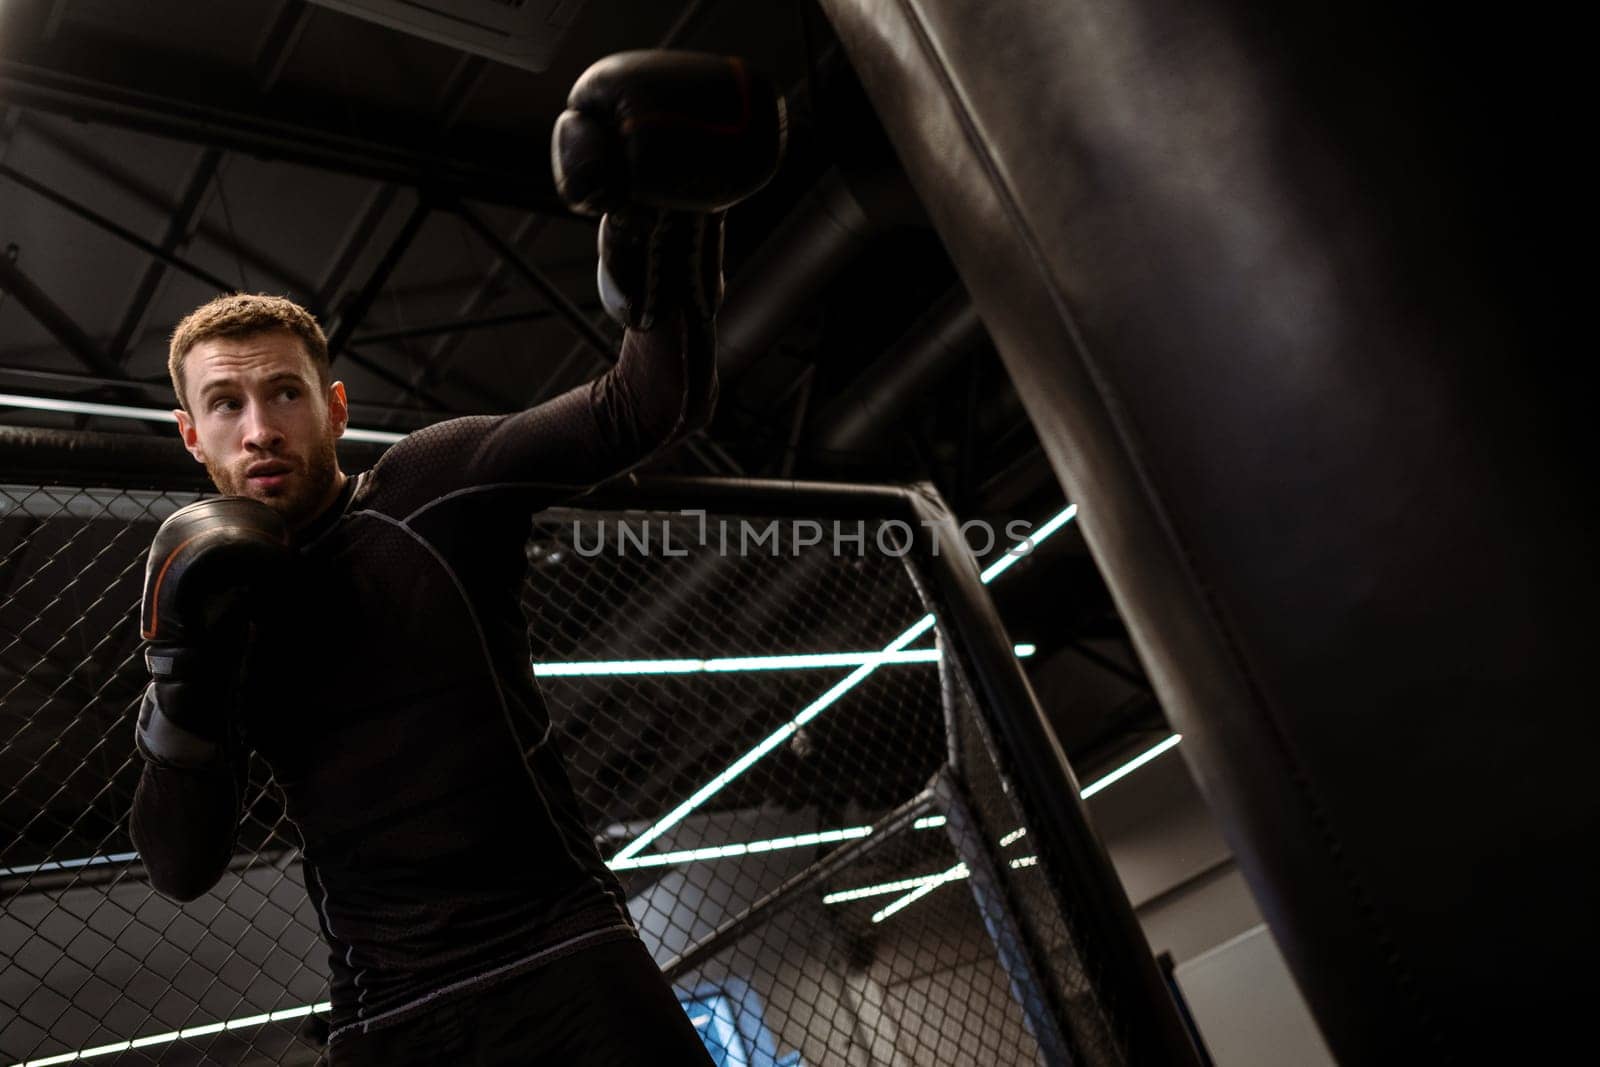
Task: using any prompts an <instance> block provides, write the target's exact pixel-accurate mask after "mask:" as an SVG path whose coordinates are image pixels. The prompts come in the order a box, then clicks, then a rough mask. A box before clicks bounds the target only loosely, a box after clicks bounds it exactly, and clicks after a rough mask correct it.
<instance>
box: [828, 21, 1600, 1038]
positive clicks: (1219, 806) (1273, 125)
mask: <svg viewBox="0 0 1600 1067" xmlns="http://www.w3.org/2000/svg"><path fill="white" fill-rule="evenodd" d="M822 6H823V8H824V9H825V11H826V12H827V13H828V16H829V18H830V19H831V21H832V22H833V24H834V27H835V29H836V31H837V32H838V34H839V36H840V39H841V41H842V42H843V44H844V46H845V48H846V50H847V51H848V53H849V54H850V56H851V58H852V61H853V63H854V64H855V66H856V68H857V70H858V71H859V73H860V75H861V77H862V80H863V82H864V84H865V85H866V88H867V91H868V95H869V96H870V97H871V99H872V101H873V104H874V106H875V108H876V109H877V110H878V112H879V114H880V117H881V118H882V120H883V122H884V125H885V127H886V128H887V130H888V132H889V134H890V137H891V139H892V140H893V141H894V143H895V146H896V148H897V150H898V152H899V153H900V156H901V159H902V161H903V163H904V164H905V167H906V169H907V171H908V173H909V174H910V177H911V179H912V182H913V184H914V185H915V186H916V188H917V190H918V193H919V195H920V197H921V198H922V200H923V202H924V205H925V207H926V208H927V210H928V213H929V215H930V216H931V217H932V219H933V222H934V225H935V226H936V228H937V229H938V232H939V233H940V235H941V236H942V238H943V239H944V241H945V243H946V246H947V247H948V249H949V251H950V253H951V255H952V258H953V259H954V261H955V263H956V265H957V267H958V269H959V270H960V272H961V275H962V280H963V282H964V283H965V285H966V288H967V290H968V292H969V293H971V295H972V298H973V301H974V304H975V306H976V308H977V310H978V312H979V314H980V315H981V317H982V319H983V321H984V324H985V326H986V327H987V329H988V331H989V333H990V334H991V336H992V337H993V338H994V340H995V342H996V345H997V347H998V348H999V350H1000V353H1001V355H1002V356H1003V358H1004V360H1005V362H1006V365H1007V367H1008V368H1009V370H1010V373H1011V375H1012V377H1013V379H1014V381H1015V383H1016V385H1017V386H1018V391H1019V393H1020V394H1021V396H1022V398H1023V400H1024V402H1025V403H1026V404H1027V406H1028V411H1029V413H1030V415H1031V417H1032V419H1033V421H1034V424H1035V426H1036V428H1037V430H1038V432H1039V436H1040V439H1041V440H1042V442H1043V443H1044V446H1045V449H1046V451H1047V452H1048V454H1049V457H1050V460H1051V462H1052V463H1053V465H1054V467H1055V469H1056V471H1057V473H1058V475H1059V477H1060V479H1061V481H1062V484H1063V486H1064V487H1065V489H1066V491H1067V492H1068V494H1069V495H1070V497H1071V499H1073V500H1074V501H1076V502H1077V503H1078V504H1079V505H1080V508H1081V511H1080V522H1081V524H1082V527H1083V530H1084V532H1085V535H1086V537H1087V538H1088V541H1089V544H1090V546H1091V548H1092V550H1093V552H1094V554H1095V557H1096V559H1097V560H1098V562H1099V564H1100V566H1101V568H1102V569H1103V571H1104V573H1105V575H1106V578H1107V580H1108V582H1109V584H1110V586H1111V589H1112V591H1113V593H1114V595H1115V596H1116V599H1117V601H1118V604H1119V606H1120V608H1121V610H1122V612H1123V614H1124V616H1125V618H1126V620H1127V622H1128V624H1129V626H1130V628H1131V630H1132V632H1133V634H1134V637H1135V640H1136V642H1137V644H1138V647H1139V650H1140V653H1141V655H1142V656H1143V658H1144V660H1145V663H1146V666H1147V667H1148V669H1149V671H1150V673H1151V676H1152V678H1153V679H1154V681H1155V684H1156V687H1157V690H1158V692H1159V695H1160V697H1161V700H1162V703H1163V705H1164V707H1165V708H1166V710H1167V712H1168V714H1169V716H1170V717H1171V719H1172V720H1173V724H1174V725H1175V727H1176V728H1177V729H1179V730H1181V731H1182V732H1183V734H1184V735H1185V741H1184V744H1183V746H1182V751H1183V752H1184V754H1185V756H1186V758H1187V759H1188V760H1189V761H1190V765H1191V767H1192V768H1193V770H1194V772H1195V774H1196V777H1197V779H1198V780H1199V782H1200V784H1201V787H1202V789H1203V790H1204V792H1205V794H1206V796H1207V798H1208V799H1209V801H1210V803H1211V805H1212V807H1213V809H1214V811H1215V812H1216V813H1217V815H1218V817H1219V818H1220V820H1221V822H1222V823H1223V825H1224V829H1225V832H1226V833H1227V835H1228V837H1229V839H1230V841H1231V844H1232V846H1233V848H1234V849H1235V851H1236V854H1237V857H1238V860H1239V862H1240V865H1241V867H1242V869H1243V870H1244V872H1245V874H1246V877H1247V878H1248V880H1249V882H1250V884H1251V886H1252V888H1253V890H1254V892H1255V894H1256V896H1257V899H1258V900H1259V902H1260V904H1261V906H1262V909H1263V911H1264V912H1265V914H1266V915H1267V917H1268V921H1269V923H1270V925H1271V927H1272V930H1273V932H1274V934H1275V935H1276V937H1277V939H1278V941H1279V943H1280V945H1281V946H1282V947H1283V949H1284V952H1285V954H1286V956H1287V958H1288V960H1289V963H1290V965H1291V968H1292V970H1293V972H1294V974H1295V976H1296V979H1297V981H1298V982H1299V983H1300V985H1301V988H1302V990H1303V992H1304V993H1305V995H1306V998H1307V1000H1308V1002H1309V1003H1310V1005H1311V1007H1312V1009H1313V1012H1314V1013H1315V1015H1316V1018H1317V1020H1318V1022H1319V1024H1320V1025H1321V1027H1322V1029H1323V1031H1324V1034H1325V1036H1326V1037H1327V1039H1328V1042H1329V1044H1330V1046H1331V1047H1332V1049H1333V1051H1334V1052H1335V1054H1336V1055H1337V1056H1338V1057H1339V1059H1340V1060H1341V1061H1342V1062H1344V1063H1349V1064H1369V1063H1388V1062H1408V1063H1430V1064H1431V1063H1439V1062H1449V1061H1461V1062H1478V1061H1480V1060H1481V1059H1482V1058H1483V1057H1484V1056H1486V1055H1488V1054H1490V1053H1491V1052H1493V1053H1495V1054H1500V1055H1505V1054H1510V1055H1511V1056H1512V1057H1513V1058H1511V1059H1508V1060H1504V1061H1503V1062H1546V1061H1545V1060H1543V1059H1542V1058H1541V1057H1540V1056H1539V1055H1538V1054H1537V1052H1536V1050H1537V1049H1539V1048H1541V1047H1543V1046H1544V1045H1545V1044H1546V1043H1548V1042H1550V1041H1552V1040H1555V1039H1557V1038H1558V1037H1565V1036H1566V1035H1565V1034H1564V1033H1563V1031H1576V1030H1577V1029H1578V1027H1579V1026H1580V1023H1581V1016H1578V1015H1575V1014H1574V1013H1573V1009H1574V1006H1575V1005H1577V1004H1578V1002H1579V998H1580V996H1581V995H1582V994H1583V987H1584V985H1585V984H1587V985H1589V986H1592V985H1593V979H1592V977H1590V978H1589V979H1588V980H1587V983H1585V981H1584V980H1583V979H1582V978H1580V977H1579V976H1582V975H1584V974H1590V975H1592V966H1593V964H1592V960H1593V957H1594V953H1595V949H1596V947H1597V939H1596V936H1595V934H1596V919H1595V916H1594V912H1595V906H1596V896H1597V894H1596V891H1595V889H1596V887H1595V884H1594V879H1593V876H1592V875H1586V874H1584V873H1583V871H1585V870H1587V869H1588V864H1587V861H1584V860H1583V859H1582V857H1583V855H1584V854H1585V853H1586V852H1587V851H1588V849H1589V847H1590V846H1591V845H1592V843H1593V842H1594V841H1595V840H1596V834H1595V831H1596V801H1595V791H1594V789H1593V788H1592V787H1591V785H1590V779H1591V778H1594V777H1600V776H1597V775H1595V774H1593V772H1591V771H1590V769H1589V768H1590V764H1591V763H1593V762H1594V760H1595V758H1596V755H1597V746H1596V744H1595V741H1596V738H1597V730H1596V725H1595V718H1596V712H1597V704H1600V701H1596V700H1595V698H1594V697H1593V695H1592V694H1591V693H1589V692H1588V691H1589V690H1590V689H1591V688H1592V687H1591V684H1590V683H1589V681H1588V679H1587V677H1586V676H1587V662H1588V661H1587V656H1588V655H1589V654H1590V648H1589V646H1590V645H1591V644H1592V638H1593V635H1594V633H1595V630H1596V627H1595V625H1594V622H1593V615H1594V613H1595V610H1596V603H1597V590H1596V582H1595V574H1594V570H1595V569H1594V567H1593V564H1592V561H1591V554H1592V552H1593V551H1594V548H1595V546H1596V545H1597V544H1600V538H1597V536H1596V533H1597V531H1596V530H1595V524H1594V521H1593V519H1592V518H1591V517H1590V515H1589V512H1590V510H1591V507H1590V505H1589V503H1588V501H1587V498H1588V497H1589V496H1591V495H1592V494H1593V485H1594V482H1595V477H1594V474H1593V473H1592V466H1591V464H1590V463H1589V462H1588V454H1589V452H1590V451H1591V450H1590V449H1588V448H1586V447H1584V438H1583V437H1581V436H1580V435H1579V433H1578V432H1577V431H1578V428H1579V421H1578V419H1579V415H1578V412H1580V411H1581V410H1582V406H1583V405H1586V404H1587V403H1588V401H1587V399H1586V397H1587V396H1588V394H1587V393H1584V392H1582V391H1580V390H1579V389H1578V386H1577V382H1576V381H1575V380H1574V376H1573V374H1572V370H1571V368H1572V366H1573V363H1572V361H1573V360H1574V358H1576V359H1578V360H1581V361H1587V358H1588V357H1587V356H1585V355H1582V354H1581V353H1582V351H1583V349H1585V348H1589V349H1592V347H1593V342H1592V341H1586V342H1584V341H1580V340H1573V341H1570V342H1569V343H1568V346H1567V347H1565V348H1561V347H1558V346H1557V344H1556V343H1555V341H1554V338H1555V337H1556V336H1558V334H1557V331H1556V329H1554V328H1555V327H1558V326H1559V325H1560V320H1561V319H1562V317H1563V316H1566V315H1570V314H1571V311H1570V310H1569V309H1571V308H1573V307H1575V306H1578V305H1573V304H1569V303H1567V302H1566V301H1565V293H1564V291H1563V286H1562V284H1561V279H1560V271H1561V270H1562V269H1563V267H1562V261H1561V260H1557V259H1555V258H1553V257H1552V256H1551V255H1550V253H1552V252H1556V251H1562V250H1567V249H1570V248H1571V247H1579V248H1581V247H1582V246H1583V241H1582V240H1580V239H1579V238H1578V236H1577V233H1576V229H1575V226H1576V223H1575V222H1569V221H1567V220H1568V219H1569V218H1574V219H1575V218H1576V217H1577V216H1578V214H1579V211H1578V208H1577V207H1576V202H1575V201H1572V200H1569V198H1568V196H1567V192H1566V190H1567V188H1568V186H1567V182H1568V180H1569V179H1570V177H1571V176H1572V175H1573V174H1575V173H1581V171H1578V170H1577V168H1578V166H1579V164H1578V163H1577V161H1576V147H1577V143H1578V140H1581V139H1582V138H1584V137H1586V136H1587V135H1586V134H1585V133H1583V132H1582V131H1584V130H1585V129H1587V128H1588V127H1589V126H1591V125H1592V122H1589V121H1586V120H1585V121H1580V120H1579V118H1578V117H1577V116H1568V115H1563V114H1562V111H1563V109H1565V110H1566V111H1569V112H1570V111H1575V110H1576V108H1575V107H1573V106H1572V104H1573V101H1574V100H1576V99H1577V98H1576V97H1574V96H1571V95H1570V94H1568V93H1567V92H1566V91H1565V90H1564V88H1563V87H1562V86H1561V85H1560V84H1558V83H1559V80H1560V73H1561V72H1562V71H1563V70H1565V69H1577V68H1570V67H1568V66H1567V62H1566V60H1565V59H1564V58H1563V57H1562V56H1560V55H1558V54H1556V46H1557V44H1558V43H1559V42H1560V40H1561V39H1562V38H1563V37H1567V36H1570V34H1571V31H1570V30H1563V29H1562V28H1561V27H1559V26H1557V25H1554V24H1552V23H1551V22H1549V21H1540V22H1534V21H1532V19H1533V16H1532V15H1531V13H1519V12H1516V11H1502V12H1500V13H1499V14H1497V15H1496V16H1495V17H1494V18H1493V19H1492V20H1491V19H1489V18H1487V17H1484V18H1483V20H1482V21H1478V20H1479V18H1480V16H1478V15H1476V14H1474V13H1471V12H1469V11H1468V10H1467V9H1465V8H1460V7H1455V8H1439V9H1438V10H1437V11H1424V10H1421V9H1418V8H1415V7H1407V6H1406V5H1378V4H1372V3H1366V4H1363V3H1359V2H1355V3H1343V4H1337V5H1334V4H1327V5H1316V4H1313V5H1306V4H1288V5H1285V4H1281V3H1267V2H1256V0H1122V2H1117V3H1110V2H1105V0H1020V2H1006V3H974V2H962V0H822ZM1541 19H1542V17H1541ZM1569 118H1570V121H1568V119H1569ZM1585 210H1586V209H1585ZM1555 357H1561V358H1555ZM1563 360H1565V362H1563ZM1241 993H1242V994H1243V993H1247V991H1241ZM1519 1054H1524V1055H1526V1056H1528V1057H1529V1058H1526V1059H1522V1058H1517V1057H1518V1055H1519Z"/></svg>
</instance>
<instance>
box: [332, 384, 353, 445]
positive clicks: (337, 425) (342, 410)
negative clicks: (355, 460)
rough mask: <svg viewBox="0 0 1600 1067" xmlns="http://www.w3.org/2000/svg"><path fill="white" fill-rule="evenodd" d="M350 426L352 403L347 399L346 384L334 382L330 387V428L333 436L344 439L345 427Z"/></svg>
mask: <svg viewBox="0 0 1600 1067" xmlns="http://www.w3.org/2000/svg"><path fill="white" fill-rule="evenodd" d="M349 425H350V403H349V401H347V400H346V399H345V395H344V383H343V382H334V383H333V384H332V385H330V386H328V426H329V427H330V428H332V430H333V436H335V437H343V436H344V431H345V427H347V426H349Z"/></svg>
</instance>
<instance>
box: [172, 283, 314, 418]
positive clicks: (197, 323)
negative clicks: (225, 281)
mask: <svg viewBox="0 0 1600 1067" xmlns="http://www.w3.org/2000/svg"><path fill="white" fill-rule="evenodd" d="M277 330H283V331H286V332H288V333H291V334H293V335H294V336H296V337H298V338H299V339H300V343H301V344H302V345H304V346H305V350H306V355H308V356H310V357H311V365H312V367H314V368H316V372H317V382H318V384H320V385H321V386H322V388H324V389H326V388H327V387H328V380H329V378H330V377H331V371H330V368H329V359H328V338H327V335H325V334H324V333H323V332H322V327H321V326H319V325H317V318H316V316H315V315H313V314H311V312H309V311H307V310H306V309H305V308H303V307H301V306H300V305H299V304H296V303H295V302H294V301H293V300H290V299H288V298H287V297H282V296H268V295H267V294H266V293H229V294H227V295H225V296H219V297H217V298H216V299H215V300H213V301H211V302H210V303H208V304H203V305H201V306H200V307H197V308H195V309H194V310H193V311H191V312H189V314H188V315H186V316H185V317H184V320H183V321H182V322H180V323H178V326H177V328H176V329H174V330H173V331H172V345H171V347H170V348H169V349H168V350H167V373H168V374H170V375H171V376H172V389H173V391H174V392H176V393H177V394H178V404H179V405H180V406H181V407H182V408H183V410H185V411H188V410H189V400H188V397H186V396H185V395H184V391H183V385H184V381H183V363H184V360H185V359H186V358H187V357H188V355H189V351H190V350H191V349H192V348H194V346H195V345H197V344H199V343H200V342H202V341H209V340H211V339H212V338H214V337H249V336H251V335H253V334H258V333H272V332H274V331H277Z"/></svg>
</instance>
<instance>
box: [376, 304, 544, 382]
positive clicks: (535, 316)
mask: <svg viewBox="0 0 1600 1067" xmlns="http://www.w3.org/2000/svg"><path fill="white" fill-rule="evenodd" d="M556 314H557V312H555V311H552V310H550V309H549V308H539V309H538V310H536V311H512V312H507V313H506V314H504V315H485V316H483V317H482V318H476V319H455V320H452V321H450V322H430V323H427V324H425V325H422V326H406V327H402V328H399V329H393V330H373V331H370V332H368V333H364V334H362V335H361V336H360V337H357V338H355V339H353V340H352V341H351V342H350V343H351V344H362V345H370V344H379V343H382V342H387V341H411V340H416V339H418V338H422V337H441V336H443V337H454V336H456V335H458V334H463V333H470V332H472V331H473V330H487V329H491V328H493V327H495V326H511V325H515V324H516V323H520V322H542V321H543V320H545V319H548V318H552V317H554V316H555V315H556ZM422 380H423V382H428V381H432V380H434V366H433V365H431V364H430V366H429V367H428V368H427V373H426V374H425V375H424V377H423V379H422Z"/></svg>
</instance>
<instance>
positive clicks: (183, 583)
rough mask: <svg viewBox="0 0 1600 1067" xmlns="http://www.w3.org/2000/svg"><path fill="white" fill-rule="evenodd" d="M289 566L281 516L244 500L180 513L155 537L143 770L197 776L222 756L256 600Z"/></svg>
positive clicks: (146, 611) (138, 736)
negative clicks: (148, 766) (151, 767)
mask: <svg viewBox="0 0 1600 1067" xmlns="http://www.w3.org/2000/svg"><path fill="white" fill-rule="evenodd" d="M290 557H291V550H290V548H289V528H288V525H287V524H286V523H285V522H284V520H283V517H282V516H281V515H279V514H278V513H277V512H276V511H274V510H273V509H272V508H270V507H268V506H267V505H265V504H263V503H261V502H259V501H256V500H251V499H249V498H248V497H237V496H225V497H213V498H211V499H208V500H202V501H199V502H198V503H194V504H190V505H188V506H187V507H183V508H179V509H178V510H177V511H175V512H173V513H172V515H171V516H169V517H168V518H167V520H166V521H165V522H163V523H162V524H161V527H160V529H158V530H157V531H156V536H155V539H154V540H153V541H152V542H151V543H150V556H149V560H148V562H147V563H146V565H145V577H144V597H143V600H142V602H141V605H140V611H139V623H140V631H141V634H142V636H143V637H144V639H145V641H146V642H148V643H147V645H146V646H145V654H144V655H145V664H146V666H147V667H149V669H150V676H151V681H150V684H149V685H148V686H147V687H146V688H145V692H144V698H143V700H142V701H141V702H140V705H139V721H138V727H137V729H136V730H135V731H134V737H135V743H136V744H137V746H138V748H139V752H140V754H141V755H143V756H144V758H145V759H146V760H147V761H149V762H151V763H155V764H157V765H160V766H168V767H185V768H192V767H201V766H206V765H209V764H211V763H212V762H214V761H215V760H216V759H217V757H218V756H219V755H221V754H222V753H223V751H224V750H225V749H226V748H227V747H228V739H229V733H230V729H231V726H232V709H233V702H234V700H235V695H236V694H235V687H236V683H237V680H238V675H239V669H240V667H241V665H242V662H243V657H244V653H245V648H246V645H247V643H248V637H249V623H250V616H251V611H252V608H253V606H254V602H255V598H256V597H258V596H259V595H261V593H262V592H263V591H264V590H266V589H268V588H271V587H272V585H274V584H275V583H276V582H277V581H279V580H280V578H281V576H282V574H283V572H284V569H285V568H286V567H287V565H288V560H289V559H290Z"/></svg>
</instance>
